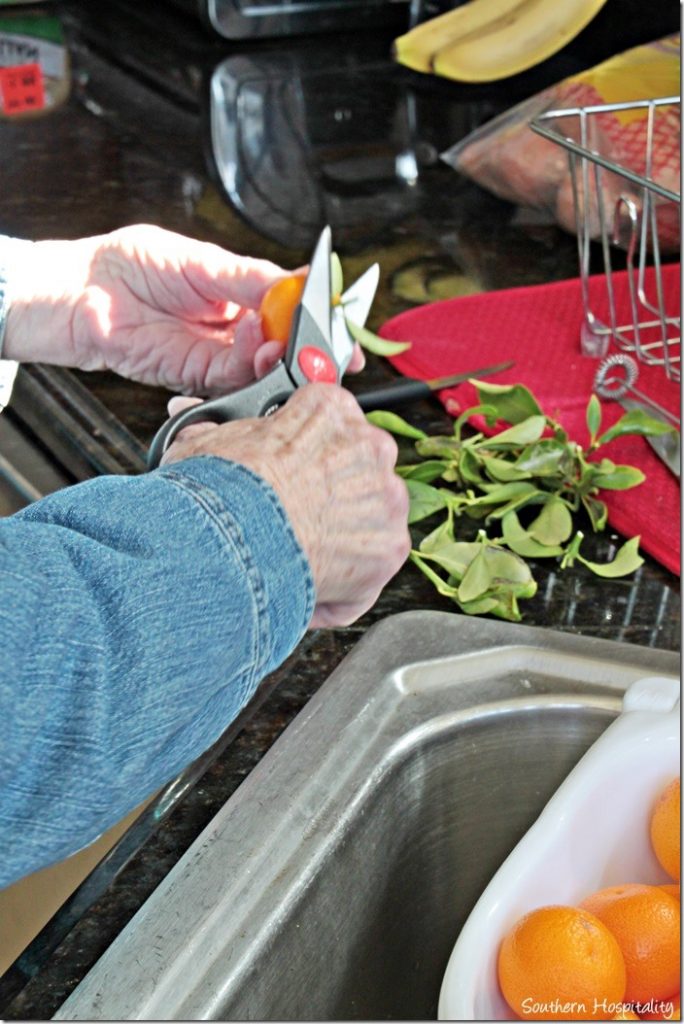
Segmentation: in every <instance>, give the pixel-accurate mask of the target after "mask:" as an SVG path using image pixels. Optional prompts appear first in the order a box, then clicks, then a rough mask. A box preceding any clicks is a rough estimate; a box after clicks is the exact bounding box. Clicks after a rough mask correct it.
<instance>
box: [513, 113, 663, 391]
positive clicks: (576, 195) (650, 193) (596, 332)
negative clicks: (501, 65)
mask: <svg viewBox="0 0 684 1024" xmlns="http://www.w3.org/2000/svg"><path fill="white" fill-rule="evenodd" d="M679 116H680V97H678V96H668V97H664V98H662V99H649V100H640V101H637V102H631V103H610V104H601V105H597V106H585V107H575V108H568V109H564V110H549V111H546V112H545V113H543V114H540V115H539V116H538V117H536V118H535V119H534V120H533V121H532V123H531V125H530V127H531V128H532V129H533V130H534V131H535V132H537V133H538V134H539V135H542V136H544V137H545V138H547V139H549V140H550V141H552V142H554V143H557V144H559V145H560V146H562V147H564V148H565V149H566V150H567V151H568V158H569V164H570V176H571V183H572V195H573V202H574V210H575V220H576V225H577V244H578V252H579V266H580V279H581V282H582V299H583V305H584V323H583V326H582V336H581V346H582V352H583V353H584V354H585V355H588V356H593V357H595V358H603V357H604V356H606V355H607V354H608V352H609V351H610V349H611V345H612V346H614V347H615V348H616V349H617V350H618V351H622V352H627V353H630V355H631V356H632V357H633V358H634V359H635V360H636V361H637V362H639V363H641V364H644V365H651V366H654V365H655V366H660V367H662V370H663V372H664V373H665V375H666V377H667V378H668V379H669V380H671V381H673V382H676V381H679V380H680V349H681V338H680V315H679V299H678V298H677V299H676V301H675V300H673V297H672V296H671V295H670V296H669V298H668V296H667V295H666V294H665V290H664V288H663V270H662V268H663V261H662V257H663V254H664V252H666V251H667V250H669V251H672V250H676V251H678V249H679V226H680V209H679V207H680V191H679V168H678V163H677V161H678V153H679ZM618 125H621V126H624V125H628V126H630V130H629V131H628V132H626V133H623V135H622V136H621V138H623V139H624V138H625V137H627V138H629V139H631V152H630V151H629V149H628V148H627V147H626V146H622V147H618V151H619V152H620V154H621V155H620V161H621V162H617V161H616V160H614V159H609V158H608V157H607V156H605V155H604V154H605V153H606V151H609V152H613V151H614V150H615V147H614V146H611V133H612V134H613V136H614V135H615V129H616V126H618ZM631 129H636V130H631ZM663 140H665V141H666V146H665V147H662V146H661V145H660V143H661V142H662V141H663ZM663 148H665V150H666V152H665V154H664V155H663ZM675 149H676V154H675ZM675 189H676V190H675ZM593 242H597V243H599V245H600V249H599V250H598V251H599V252H600V253H601V254H602V260H603V267H602V268H601V269H602V271H603V273H604V275H605V292H606V294H605V295H604V296H603V297H602V298H603V301H602V302H601V303H600V305H601V308H602V309H603V308H607V309H608V317H607V318H606V317H605V314H604V315H603V319H601V318H600V317H599V316H597V315H596V313H595V312H594V310H595V308H596V305H597V303H598V299H597V295H598V292H597V285H596V278H593V279H592V287H591V288H590V281H589V278H590V273H591V269H592V268H591V260H592V257H595V256H596V254H597V247H596V245H594V244H592V243H593ZM625 253H626V257H625ZM625 260H626V270H627V272H628V284H629V307H630V308H629V316H628V317H627V318H626V319H625V318H624V316H622V317H619V314H618V310H617V308H616V302H615V289H614V278H613V275H614V274H615V273H616V269H615V265H616V264H619V269H624V268H625ZM601 287H603V282H602V283H601ZM606 298H607V302H606V301H605V300H606ZM606 319H607V322H606ZM623 320H624V322H622V321H623Z"/></svg>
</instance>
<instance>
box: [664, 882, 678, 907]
mask: <svg viewBox="0 0 684 1024" xmlns="http://www.w3.org/2000/svg"><path fill="white" fill-rule="evenodd" d="M658 888H659V889H662V890H663V892H667V893H669V894H670V896H672V897H673V898H674V899H676V900H677V903H681V902H682V892H681V889H680V888H679V882H677V884H676V885H675V883H674V882H666V883H665V885H659V886H658Z"/></svg>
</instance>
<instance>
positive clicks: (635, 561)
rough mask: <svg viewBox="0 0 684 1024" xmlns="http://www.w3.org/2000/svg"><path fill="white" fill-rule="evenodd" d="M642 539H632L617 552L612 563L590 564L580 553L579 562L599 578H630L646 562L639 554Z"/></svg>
mask: <svg viewBox="0 0 684 1024" xmlns="http://www.w3.org/2000/svg"><path fill="white" fill-rule="evenodd" d="M640 540H641V537H632V538H631V540H628V541H627V542H626V543H625V544H623V545H622V547H621V548H620V549H619V550H618V551H617V553H616V555H615V558H614V559H613V561H612V562H604V563H601V562H590V561H589V560H588V559H586V558H583V557H582V556H581V555H580V554H579V553H578V555H577V560H578V561H579V562H581V563H582V564H583V565H586V567H587V569H591V571H592V572H593V573H595V574H596V575H597V576H603V577H606V578H607V579H614V578H616V577H618V576H628V575H629V574H630V573H632V572H636V570H637V569H638V568H639V566H641V565H643V564H644V560H643V558H642V557H641V555H640V554H639V541H640Z"/></svg>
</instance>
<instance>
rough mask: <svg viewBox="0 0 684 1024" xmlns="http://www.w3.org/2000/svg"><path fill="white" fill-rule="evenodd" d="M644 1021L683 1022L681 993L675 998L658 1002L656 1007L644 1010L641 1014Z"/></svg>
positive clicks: (671, 997)
mask: <svg viewBox="0 0 684 1024" xmlns="http://www.w3.org/2000/svg"><path fill="white" fill-rule="evenodd" d="M641 1019H642V1020H681V1019H682V1011H681V1001H680V997H679V992H678V993H677V995H675V996H670V998H669V999H662V1000H658V1001H656V1005H655V1006H653V1008H651V1007H650V1006H649V1007H648V1009H646V1008H644V1010H643V1012H642V1014H641Z"/></svg>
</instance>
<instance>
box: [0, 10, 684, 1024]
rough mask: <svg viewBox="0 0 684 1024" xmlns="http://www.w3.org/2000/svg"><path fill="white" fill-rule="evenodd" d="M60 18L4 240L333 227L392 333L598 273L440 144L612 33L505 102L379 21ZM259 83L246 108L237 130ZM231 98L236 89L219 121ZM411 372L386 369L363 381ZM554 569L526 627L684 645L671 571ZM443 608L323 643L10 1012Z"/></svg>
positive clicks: (26, 982) (370, 619)
mask: <svg viewBox="0 0 684 1024" xmlns="http://www.w3.org/2000/svg"><path fill="white" fill-rule="evenodd" d="M27 10H28V9H27ZM46 11H47V13H48V14H50V15H52V16H53V17H57V18H58V19H59V20H60V22H61V24H62V27H63V30H64V32H65V37H66V43H67V48H68V51H69V54H70V61H71V91H70V95H69V98H68V99H67V100H66V102H65V103H63V104H62V105H61V106H60V107H59V108H57V109H55V110H54V111H53V112H51V113H50V114H49V115H47V116H44V117H42V118H35V119H26V120H19V119H16V120H13V121H4V122H0V149H1V151H2V152H3V154H6V153H9V154H11V159H10V160H9V161H8V162H7V164H5V161H4V160H3V172H2V178H3V190H2V191H3V197H2V203H1V204H0V231H3V232H7V233H10V234H16V235H19V236H24V237H31V238H44V237H78V236H82V235H87V234H96V233H100V232H105V231H108V230H111V229H113V228H116V227H120V226H122V225H124V224H128V223H134V222H138V221H146V222H152V223H156V224H160V225H162V226H164V227H166V228H170V229H173V230H176V231H180V232H183V233H186V234H189V235H193V236H196V237H201V238H204V239H207V240H210V241H213V242H216V243H218V244H220V245H223V246H225V247H227V248H230V249H233V250H234V251H236V252H239V253H248V254H250V255H257V256H262V257H266V258H269V259H272V260H275V261H277V262H278V263H280V264H282V265H283V266H285V267H296V266H298V265H299V264H301V263H302V262H304V261H305V260H306V258H307V255H308V251H309V245H310V243H311V241H312V240H313V238H314V237H315V235H316V233H317V230H318V229H319V228H320V226H321V224H322V223H323V222H325V221H326V220H327V221H329V222H330V223H331V224H332V226H333V233H334V242H335V247H336V249H337V250H338V252H339V253H340V255H341V257H342V261H343V266H344V268H345V271H346V272H347V274H348V278H349V279H351V278H352V277H353V276H355V275H356V274H357V273H358V272H359V271H360V270H362V269H363V268H365V267H366V266H368V265H369V264H370V263H371V262H373V261H375V260H378V261H379V262H380V266H381V282H380V287H379V291H378V298H377V300H376V303H375V305H374V308H373V311H372V314H371V319H370V321H369V325H370V326H371V327H375V328H377V327H378V326H379V325H380V324H381V323H382V322H384V321H385V320H386V319H387V318H388V317H389V316H391V315H393V314H395V313H398V312H400V311H402V310H404V309H408V308H411V307H412V306H413V305H414V304H415V302H416V301H420V300H427V299H428V298H430V297H431V296H434V294H435V293H434V292H431V291H430V289H431V288H432V287H433V284H434V282H435V281H439V282H441V284H440V287H441V288H446V289H447V291H446V294H447V295H457V294H463V293H467V292H474V291H486V290H491V289H499V288H505V287H511V286H516V285H524V284H535V283H543V282H548V281H553V280H560V279H563V278H567V277H572V276H575V275H576V273H577V248H576V242H575V239H574V238H572V237H570V236H568V235H566V234H564V233H563V232H562V231H560V230H559V229H557V228H556V227H554V226H552V225H548V224H541V223H538V222H537V221H535V219H534V218H531V217H526V216H524V215H521V214H520V211H516V210H514V209H513V208H512V207H511V206H510V205H509V204H507V203H504V202H502V201H499V200H498V199H495V198H494V197H492V196H490V195H488V194H487V193H485V192H484V191H482V190H481V189H479V188H478V187H477V186H475V185H472V184H469V183H467V182H466V181H464V180H462V179H460V178H459V177H458V176H457V175H456V174H455V173H454V172H453V171H452V170H451V169H450V168H448V167H447V166H446V165H445V164H444V163H442V162H441V161H440V159H439V153H440V152H441V151H442V150H443V149H444V148H446V147H447V146H448V145H449V144H451V143H453V142H455V141H456V140H457V139H458V138H460V137H463V136H464V135H465V134H466V133H467V132H468V131H469V130H471V129H472V128H473V127H474V126H476V125H477V124H479V123H482V122H484V121H485V120H487V119H488V118H489V117H491V116H492V115H493V114H494V113H496V112H497V111H499V110H502V109H505V108H506V107H507V106H509V105H510V104H511V103H512V102H513V101H515V100H516V99H519V98H523V97H524V96H526V95H530V94H531V93H532V92H534V91H536V90H537V89H539V88H541V87H543V86H544V85H546V84H549V83H550V82H553V81H555V80H558V79H559V78H561V77H563V76H564V75H565V74H568V73H569V72H570V71H572V70H575V69H579V68H581V67H584V66H587V65H588V64H589V63H593V62H594V60H595V59H597V58H598V57H602V56H606V55H607V53H608V52H610V51H609V50H608V49H607V48H608V47H609V45H610V44H609V42H608V41H605V42H604V44H603V51H601V40H600V38H599V37H594V46H593V48H591V49H586V48H585V50H582V49H581V48H575V49H573V48H570V50H569V51H568V52H566V53H564V54H562V55H559V57H558V58H557V59H556V60H555V61H550V62H547V64H546V65H544V66H542V68H540V69H537V71H535V72H534V73H528V74H526V75H520V76H517V78H516V79H514V80H512V81H511V82H510V83H507V84H506V88H505V89H502V88H495V87H482V88H476V87H458V86H455V85H453V83H444V82H439V81H437V80H436V79H433V78H430V77H428V76H418V75H413V74H412V73H410V72H405V71H404V70H403V69H399V68H397V67H396V66H395V65H392V63H391V61H390V60H389V58H388V52H389V42H390V39H389V38H388V37H387V35H386V34H385V35H383V33H382V32H378V33H377V34H376V35H372V34H367V35H365V36H364V38H363V39H358V38H355V37H354V36H353V35H352V36H350V37H349V38H346V37H345V36H344V35H340V36H336V37H335V38H334V39H332V38H330V37H324V38H315V37H311V38H308V39H300V40H293V41H289V40H285V41H280V42H276V41H274V42H270V43H269V42H264V43H252V44H229V43H227V42H226V41H221V40H218V39H215V38H211V37H209V36H208V35H206V34H205V33H204V32H203V31H202V29H201V28H200V26H199V24H198V23H197V24H196V23H195V22H194V21H193V20H192V19H190V18H186V17H185V16H183V15H181V14H180V13H177V12H175V10H173V9H172V8H171V7H168V6H167V5H166V4H164V3H152V2H150V3H146V4H144V5H143V4H140V3H138V4H137V5H136V4H133V3H128V2H126V0H121V2H120V3H118V4H112V3H104V2H100V0H91V2H90V3H89V4H87V5H80V4H78V3H76V2H73V3H70V2H64V3H56V4H51V5H49V7H46ZM635 41H642V40H636V39H635ZM239 94H240V95H241V96H242V106H241V111H242V119H241V120H240V121H239V122H235V121H232V120H231V119H230V118H229V117H227V118H226V120H225V121H223V122H221V120H220V119H221V118H222V117H224V116H225V115H226V111H227V110H228V104H229V100H230V98H231V97H235V96H237V95H239ZM212 96H213V97H214V98H215V99H216V97H219V100H220V102H218V103H216V105H215V107H214V113H213V119H212V106H211V98H212ZM217 118H218V119H219V120H218V121H217ZM217 125H219V129H220V135H221V138H222V140H223V141H222V145H223V144H226V145H232V146H234V149H235V152H236V153H237V159H236V161H235V163H234V164H232V165H230V166H228V165H227V164H226V162H225V160H224V159H223V158H221V159H219V160H218V161H217V159H216V139H217ZM226 139H227V140H228V142H226ZM398 154H399V155H402V154H403V155H404V156H405V157H406V159H405V160H404V163H403V164H402V163H401V161H398V160H397V155H398ZM222 161H223V162H222ZM400 166H403V167H404V168H405V170H404V171H401V170H399V171H398V170H397V169H398V168H399V167H400ZM406 168H408V169H409V170H408V171H407V170H406ZM440 294H443V292H442V293H440ZM393 375H394V371H393V370H392V369H391V368H390V367H389V366H388V365H387V364H385V363H383V362H382V361H380V360H378V359H376V358H374V357H371V358H370V359H369V363H368V367H367V369H366V371H364V378H363V382H362V383H363V386H364V387H369V386H372V385H373V384H375V383H379V382H382V381H385V380H387V379H388V378H389V377H391V376H393ZM74 377H75V378H76V379H77V380H78V382H79V384H80V385H83V386H85V387H86V388H87V389H88V392H89V393H90V394H91V395H93V396H94V397H95V398H96V399H98V400H99V401H100V402H101V403H102V404H103V405H104V406H105V407H106V409H107V410H109V411H110V412H111V413H112V414H113V415H114V416H115V417H116V419H117V420H118V421H120V422H121V423H123V424H124V425H125V427H126V428H127V429H128V431H130V433H131V434H132V435H133V437H134V438H135V439H137V441H138V442H140V443H141V444H142V445H147V444H148V443H149V440H150V438H151V437H152V435H153V433H154V431H155V430H156V428H157V427H158V426H159V424H160V423H161V422H162V420H163V418H164V416H165V403H166V399H167V397H168V396H167V395H166V393H164V392H163V391H161V390H158V389H150V388H144V387H142V386H138V385H134V384H131V383H129V382H126V381H123V380H122V379H120V378H116V377H115V376H114V375H111V374H104V373H102V374H100V373H98V374H91V375H86V374H75V375H74ZM351 386H352V389H354V388H356V387H359V386H360V385H359V383H358V382H353V383H352V384H351ZM411 419H412V421H413V422H415V423H416V424H417V425H419V426H422V427H423V428H426V429H429V430H436V429H440V428H443V427H444V425H445V424H446V423H447V422H448V421H447V418H446V416H445V414H444V413H443V411H442V409H441V406H439V404H438V403H437V402H436V401H425V402H422V403H417V404H416V405H415V406H414V407H413V408H412V410H411ZM613 539H614V538H613ZM611 543H612V540H611V534H610V531H609V532H608V534H607V535H606V536H605V537H602V538H600V539H598V540H595V541H594V542H593V551H594V552H595V553H597V554H598V555H599V556H601V555H603V556H605V554H606V551H607V549H608V545H610V544H611ZM555 568H556V567H554V566H552V567H548V566H546V567H545V566H542V565H540V566H538V567H537V566H536V567H535V575H536V577H537V579H538V582H539V589H538V593H537V595H536V596H535V597H534V598H533V599H532V600H530V601H527V602H525V603H524V620H525V622H526V623H528V624H531V625H539V626H547V627H552V628H555V629H560V630H567V631H570V632H574V633H580V634H582V635H586V636H597V637H604V638H608V639H613V640H618V641H621V642H626V643H635V644H640V645H644V646H651V647H661V648H667V649H677V647H678V643H679V629H680V625H679V622H680V620H679V610H680V606H679V596H678V580H677V579H676V578H675V577H674V576H672V575H671V574H670V573H669V572H667V571H666V570H665V569H664V568H662V567H661V566H659V565H658V564H657V563H656V562H655V561H653V560H652V559H649V558H647V559H646V562H645V564H644V566H643V567H642V569H640V570H639V571H638V572H637V573H636V574H635V576H634V577H633V578H630V579H623V580H617V581H607V580H599V579H598V578H596V577H593V576H591V575H590V574H589V573H584V572H580V571H577V572H566V573H557V572H556V571H555ZM445 607H446V605H445V602H444V601H443V600H442V599H441V598H439V597H438V595H437V594H436V593H435V591H434V590H433V588H432V586H431V585H430V584H429V583H428V582H427V580H425V579H424V577H422V575H420V574H419V573H418V572H417V571H416V570H415V569H414V568H413V567H411V566H407V567H405V568H404V569H403V570H402V571H401V572H400V573H399V574H398V576H397V577H396V578H395V579H394V580H393V581H392V582H391V583H390V584H389V586H388V587H387V588H386V589H385V591H384V592H383V594H382V595H381V597H380V599H379V601H378V602H377V604H376V606H375V607H374V608H373V609H372V611H371V612H369V613H368V614H367V615H366V616H364V617H363V619H361V620H360V621H359V622H357V623H355V624H354V625H353V626H350V627H348V628H345V629H339V630H334V631H323V630H321V631H318V632H314V633H311V634H309V635H308V636H307V637H306V638H305V640H304V641H303V642H302V644H301V646H300V647H299V648H298V649H297V650H296V651H295V652H294V653H293V654H292V656H291V657H290V658H289V659H288V661H287V662H286V663H285V664H284V665H283V666H282V667H281V668H280V669H279V670H278V671H277V672H276V673H274V674H273V675H272V676H271V677H269V678H268V679H267V680H265V681H264V684H263V685H262V687H261V689H260V691H259V693H258V694H257V696H256V697H255V699H254V701H253V702H252V704H251V705H250V706H249V708H248V709H246V711H245V712H244V713H243V715H242V716H241V717H240V719H239V720H238V721H237V722H236V723H234V724H233V726H231V728H230V729H229V730H228V731H227V733H226V735H225V736H224V737H223V739H222V741H221V742H220V743H219V744H217V746H216V748H214V749H213V750H212V751H211V752H209V753H208V754H207V756H206V757H205V758H204V759H202V760H201V763H198V765H197V766H195V770H194V771H193V772H192V773H191V774H190V775H189V776H188V777H187V778H186V780H185V782H183V783H182V784H180V786H177V787H176V790H175V791H174V792H173V793H167V794H166V796H165V799H166V800H167V806H163V805H160V804H157V805H155V814H156V818H155V820H154V821H152V817H151V816H149V815H148V817H147V819H146V824H145V832H144V835H143V833H142V831H140V830H138V832H137V833H135V834H134V835H132V836H130V837H129V838H128V841H125V840H124V841H122V844H121V845H120V846H119V847H118V848H115V854H114V856H112V857H110V859H109V861H108V864H107V865H105V868H104V869H103V870H101V871H100V873H99V874H97V876H96V878H95V881H94V882H92V883H91V885H90V887H89V886H88V883H85V884H84V886H83V887H82V890H81V891H80V893H77V894H76V897H75V898H74V899H72V900H71V901H70V902H69V903H68V904H67V905H66V907H65V908H64V910H63V911H62V912H60V913H58V914H57V915H56V918H55V919H54V920H53V922H51V923H50V924H49V925H48V926H47V928H46V929H45V930H44V932H43V933H41V935H40V936H39V937H38V939H37V940H36V941H35V942H34V943H33V944H32V946H31V947H29V950H28V951H27V953H26V954H25V955H24V957H22V958H20V960H19V961H18V962H17V964H16V965H15V966H14V967H13V968H12V969H10V971H9V972H7V974H6V975H5V977H4V979H2V981H0V1011H2V1016H3V1017H4V1018H5V1019H17V1018H20V1019H31V1018H45V1017H49V1016H51V1015H52V1014H53V1013H54V1012H55V1010H56V1009H57V1007H58V1006H59V1005H60V1004H61V1002H62V1001H63V1000H64V999H65V998H66V996H67V995H68V994H69V993H70V992H71V991H72V990H73V988H74V987H75V985H76V984H77V983H78V981H79V980H80V978H81V977H82V976H83V975H84V974H85V972H86V971H87V970H88V969H89V967H90V966H92V964H93V963H94V962H95V960H96V959H97V957H98V956H99V955H100V954H101V953H102V951H103V950H104V949H105V948H106V947H107V946H108V945H109V944H110V943H111V941H112V940H113V938H114V937H115V936H116V935H117V934H118V932H119V931H120V930H121V928H122V927H123V925H124V924H125V923H126V922H127V921H128V920H129V919H130V917H131V916H132V915H133V914H134V913H135V911H136V909H137V908H138V907H139V906H140V905H141V903H142V902H143V901H144V899H145V898H146V897H147V896H148V895H149V894H150V892H151V891H152V890H153V889H154V888H155V886H156V885H157V884H158V883H159V881H160V880H161V879H162V878H163V877H164V875H165V874H166V873H167V872H168V871H169V869H170V868H171V867H172V866H173V864H174V863H175V862H176V861H177V860H178V858H179V857H180V856H181V855H182V854H183V852H184V851H185V850H186V849H187V848H188V846H189V845H190V843H191V842H192V841H193V840H194V839H195V838H196V836H197V835H198V834H199V832H200V831H201V830H202V828H203V827H204V826H205V825H206V824H207V823H208V822H209V821H210V819H211V818H212V817H213V815H214V814H215V813H216V811H217V810H218V808H219V807H220V806H222V804H223V803H224V802H225V801H226V799H227V798H228V797H229V796H230V794H231V793H232V792H233V791H234V789H235V788H236V787H237V786H238V785H239V783H240V781H241V780H242V779H243V778H244V777H245V776H246V775H247V774H248V773H249V771H250V770H251V769H252V768H253V766H254V765H255V764H256V762H257V761H258V760H259V759H260V758H261V757H262V756H263V754H264V753H265V752H266V751H267V750H268V749H269V747H270V746H271V745H272V743H273V742H274V740H275V739H276V738H277V736H278V735H279V734H280V733H281V732H282V730H283V729H284V728H285V727H286V726H287V725H288V723H289V722H290V721H292V719H293V718H294V716H295V715H296V714H297V712H298V711H299V710H300V709H301V708H302V707H303V706H304V705H305V704H306V702H307V701H308V700H309V699H310V697H311V696H312V695H313V693H315V691H316V690H317V689H318V687H319V686H320V685H321V684H322V682H323V681H324V680H325V679H326V678H327V676H328V675H329V674H330V672H331V671H332V669H333V668H334V667H335V666H336V665H337V664H338V663H339V662H340V661H341V659H342V658H344V656H345V655H346V654H347V653H348V652H349V651H350V650H351V649H352V647H353V646H354V645H355V644H356V642H357V641H358V639H359V638H360V637H361V635H362V634H363V633H364V632H365V631H366V630H367V629H368V628H369V626H370V625H371V624H372V623H374V622H376V621H378V620H379V619H381V618H383V617H385V616H387V615H391V614H393V613H396V612H399V611H405V610H408V609H415V608H423V609H430V608H434V609H441V610H445ZM181 791H182V792H181ZM181 797H182V799H181Z"/></svg>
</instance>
